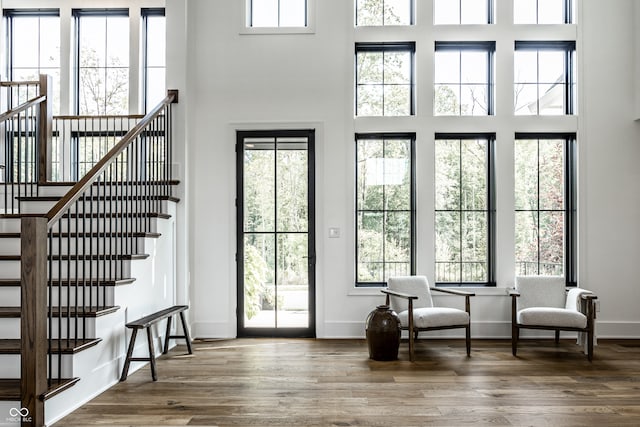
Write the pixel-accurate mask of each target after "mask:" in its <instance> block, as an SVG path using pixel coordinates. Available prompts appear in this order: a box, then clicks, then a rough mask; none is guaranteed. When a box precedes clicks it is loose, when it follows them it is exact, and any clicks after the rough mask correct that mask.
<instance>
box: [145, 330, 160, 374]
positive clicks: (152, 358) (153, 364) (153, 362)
mask: <svg viewBox="0 0 640 427" xmlns="http://www.w3.org/2000/svg"><path fill="white" fill-rule="evenodd" d="M146 329H147V343H148V344H149V366H151V378H153V380H154V381H158V376H157V375H156V355H155V353H154V351H153V340H152V337H151V335H152V334H151V326H149V327H148V328H146Z"/></svg>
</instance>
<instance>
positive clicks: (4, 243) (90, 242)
mask: <svg viewBox="0 0 640 427" xmlns="http://www.w3.org/2000/svg"><path fill="white" fill-rule="evenodd" d="M144 242H145V239H144V238H134V239H132V240H130V239H128V241H123V240H122V239H121V238H120V237H111V238H108V239H106V238H104V237H92V238H87V237H85V238H76V237H68V238H67V237H62V238H58V237H55V238H53V239H52V241H51V243H52V247H51V253H52V254H54V255H58V254H60V253H62V254H68V253H69V248H70V249H71V251H75V250H76V248H78V250H79V253H86V254H89V253H94V254H97V253H101V254H123V253H124V254H128V253H145V251H144V248H145V246H144ZM72 253H74V252H72ZM0 255H20V239H19V238H17V237H16V238H3V239H0ZM1 265H2V264H0V266H1Z"/></svg>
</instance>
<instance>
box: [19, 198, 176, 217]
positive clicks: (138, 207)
mask: <svg viewBox="0 0 640 427" xmlns="http://www.w3.org/2000/svg"><path fill="white" fill-rule="evenodd" d="M101 197H102V195H101ZM56 203H57V202H55V201H44V200H29V201H22V202H20V212H21V213H29V214H34V213H47V212H49V210H51V208H53V207H54V206H55V204H56ZM166 208H167V201H166V200H162V201H160V202H158V201H156V200H152V201H143V200H135V201H132V200H122V201H121V200H113V201H108V200H107V201H106V203H105V201H104V200H93V201H91V202H87V203H83V204H81V205H80V206H79V207H76V206H75V205H74V206H72V208H71V212H72V213H75V212H76V209H77V210H78V212H80V213H83V212H122V211H125V210H126V211H128V212H141V211H145V210H146V211H149V210H151V211H159V212H166Z"/></svg>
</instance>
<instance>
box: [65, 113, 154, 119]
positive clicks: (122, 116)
mask: <svg viewBox="0 0 640 427" xmlns="http://www.w3.org/2000/svg"><path fill="white" fill-rule="evenodd" d="M142 118H144V114H112V115H106V116H87V115H84V116H53V119H54V120H75V119H79V120H85V119H100V120H110V119H142Z"/></svg>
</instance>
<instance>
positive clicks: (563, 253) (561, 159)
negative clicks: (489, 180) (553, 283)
mask: <svg viewBox="0 0 640 427" xmlns="http://www.w3.org/2000/svg"><path fill="white" fill-rule="evenodd" d="M575 146H576V143H575V135H557V134H541V135H537V134H516V140H515V146H514V171H515V254H516V274H517V275H553V276H565V277H566V278H567V284H568V285H575V279H576V276H575V231H576V223H575V215H576V199H575V194H576V193H575V170H574V169H575V168H574V165H575V160H576V158H575Z"/></svg>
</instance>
